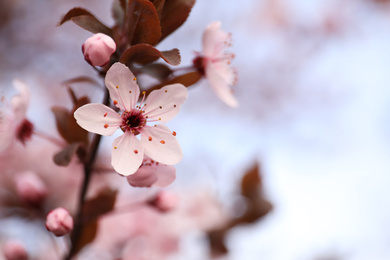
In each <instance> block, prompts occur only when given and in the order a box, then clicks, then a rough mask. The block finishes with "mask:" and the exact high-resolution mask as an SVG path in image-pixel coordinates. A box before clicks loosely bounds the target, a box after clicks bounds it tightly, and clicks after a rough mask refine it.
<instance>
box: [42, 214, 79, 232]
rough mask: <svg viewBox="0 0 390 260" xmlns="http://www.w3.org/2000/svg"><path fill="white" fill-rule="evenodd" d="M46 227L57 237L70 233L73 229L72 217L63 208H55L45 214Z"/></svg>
mask: <svg viewBox="0 0 390 260" xmlns="http://www.w3.org/2000/svg"><path fill="white" fill-rule="evenodd" d="M46 229H47V230H48V231H50V232H52V233H53V234H54V235H56V236H57V237H60V236H63V235H66V234H68V233H70V231H72V229H73V218H72V216H71V215H70V214H69V212H68V211H67V210H66V209H64V208H56V209H53V210H52V211H50V212H49V214H47V217H46Z"/></svg>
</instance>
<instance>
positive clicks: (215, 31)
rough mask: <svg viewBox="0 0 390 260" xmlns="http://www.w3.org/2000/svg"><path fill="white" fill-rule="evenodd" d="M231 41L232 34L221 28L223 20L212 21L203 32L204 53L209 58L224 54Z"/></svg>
mask: <svg viewBox="0 0 390 260" xmlns="http://www.w3.org/2000/svg"><path fill="white" fill-rule="evenodd" d="M229 42H230V34H229V33H227V32H225V31H223V30H222V29H221V22H220V21H217V22H212V23H210V24H209V25H208V26H207V27H206V29H205V30H204V33H203V38H202V47H203V54H204V55H205V56H206V57H209V58H216V57H219V56H221V55H222V54H223V52H224V50H225V48H226V46H227V43H229Z"/></svg>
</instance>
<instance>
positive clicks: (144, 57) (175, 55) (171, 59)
mask: <svg viewBox="0 0 390 260" xmlns="http://www.w3.org/2000/svg"><path fill="white" fill-rule="evenodd" d="M158 58H162V59H163V60H164V61H165V62H167V63H169V64H171V65H175V66H176V65H179V64H180V60H181V57H180V52H179V50H178V49H172V50H170V51H161V52H160V51H159V50H157V49H156V48H154V47H153V46H152V45H149V44H142V43H141V44H137V45H134V46H132V47H130V48H128V49H127V50H126V51H125V52H124V53H123V54H122V56H121V58H120V60H119V61H120V62H122V63H123V64H126V65H129V64H130V63H132V62H135V63H138V64H143V65H144V64H147V63H150V62H153V61H155V60H157V59H158Z"/></svg>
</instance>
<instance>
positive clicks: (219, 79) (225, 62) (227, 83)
mask: <svg viewBox="0 0 390 260" xmlns="http://www.w3.org/2000/svg"><path fill="white" fill-rule="evenodd" d="M230 41H231V34H229V33H227V32H225V31H223V30H222V29H221V22H219V21H217V22H213V23H211V24H209V25H208V26H207V27H206V29H205V31H204V33H203V39H202V47H203V54H199V55H198V56H197V57H196V58H195V59H194V61H193V64H194V67H196V68H197V69H198V71H199V72H200V73H202V74H204V75H205V77H206V78H207V79H208V81H209V84H210V86H211V88H212V90H213V91H214V92H215V94H216V95H217V96H218V97H219V98H220V99H221V100H222V101H223V102H225V103H226V104H227V105H229V106H231V107H237V106H238V102H237V100H236V98H235V97H234V96H233V93H232V89H231V86H232V85H234V84H235V81H236V74H235V71H234V70H233V69H232V68H231V67H230V61H231V59H232V58H234V55H233V54H231V53H227V52H226V51H225V50H226V48H227V47H229V46H230Z"/></svg>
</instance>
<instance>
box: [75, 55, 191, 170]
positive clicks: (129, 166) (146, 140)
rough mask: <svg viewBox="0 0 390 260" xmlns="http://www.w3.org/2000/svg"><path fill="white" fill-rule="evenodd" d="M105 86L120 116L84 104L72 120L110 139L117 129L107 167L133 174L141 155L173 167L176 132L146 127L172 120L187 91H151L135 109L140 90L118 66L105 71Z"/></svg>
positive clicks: (178, 87)
mask: <svg viewBox="0 0 390 260" xmlns="http://www.w3.org/2000/svg"><path fill="white" fill-rule="evenodd" d="M105 83H106V87H107V88H108V90H109V93H110V97H111V99H112V100H113V103H114V105H115V106H117V107H118V108H119V109H120V111H121V113H120V114H118V113H116V112H115V111H114V110H113V109H111V108H109V107H107V106H105V105H102V104H87V105H84V106H82V107H80V108H79V109H77V110H76V111H75V113H74V117H75V118H76V120H77V123H78V124H79V125H80V126H81V127H82V128H84V129H86V130H87V131H89V132H93V133H97V134H100V135H112V134H114V133H115V131H116V130H117V129H119V128H120V129H121V130H122V131H123V132H124V133H123V135H121V136H119V137H117V138H116V139H115V140H114V142H113V144H112V150H111V151H112V157H111V164H112V166H113V167H114V169H115V171H117V172H118V173H119V174H121V175H124V176H128V175H130V174H133V173H135V172H136V171H137V169H138V168H139V167H140V165H141V164H142V161H143V158H144V154H146V155H148V156H149V157H150V158H152V159H153V160H155V161H157V162H160V163H163V164H167V165H173V164H177V163H178V162H179V161H180V160H181V159H182V157H183V154H182V151H181V148H180V145H179V143H178V141H177V140H176V137H175V136H176V132H172V131H170V130H169V129H168V127H166V126H165V125H162V124H159V125H154V126H149V125H147V123H149V122H150V123H156V122H160V123H165V122H167V121H169V120H170V119H172V118H173V117H174V116H176V114H177V113H178V112H179V110H180V106H181V105H182V104H183V103H184V101H185V100H186V98H187V89H186V88H185V87H184V86H183V85H181V84H172V85H168V86H165V87H163V88H161V89H159V90H154V91H152V92H151V93H150V94H149V95H148V97H147V98H146V100H145V95H144V97H143V99H142V102H141V104H140V105H138V106H137V101H138V98H139V95H140V90H139V87H138V85H137V83H136V78H135V77H134V75H133V73H131V71H130V70H129V69H128V68H127V67H126V66H125V65H123V64H121V63H119V62H118V63H115V64H114V65H112V66H111V68H110V69H109V70H108V71H107V75H106V79H105ZM137 135H140V139H138V138H137Z"/></svg>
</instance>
